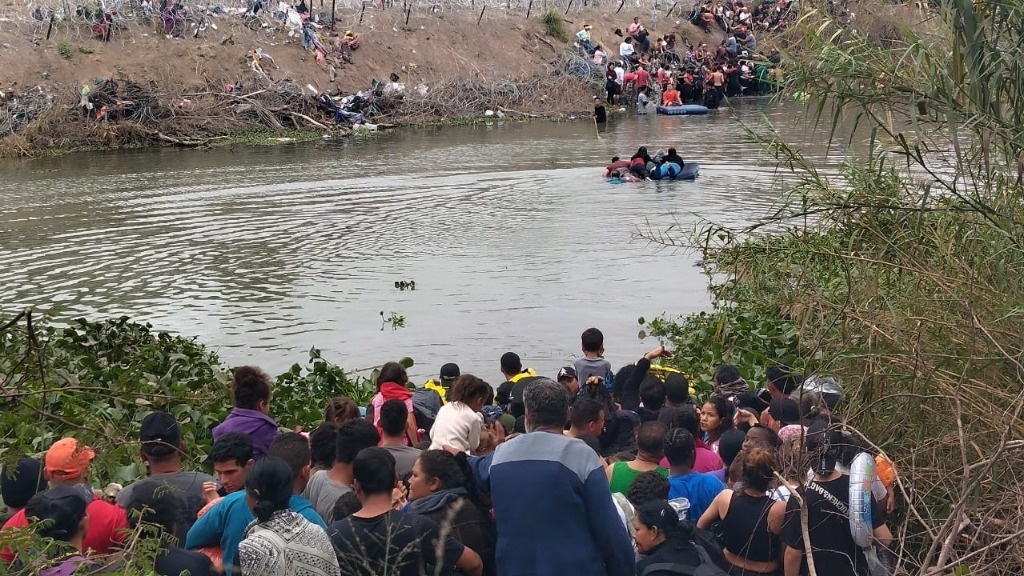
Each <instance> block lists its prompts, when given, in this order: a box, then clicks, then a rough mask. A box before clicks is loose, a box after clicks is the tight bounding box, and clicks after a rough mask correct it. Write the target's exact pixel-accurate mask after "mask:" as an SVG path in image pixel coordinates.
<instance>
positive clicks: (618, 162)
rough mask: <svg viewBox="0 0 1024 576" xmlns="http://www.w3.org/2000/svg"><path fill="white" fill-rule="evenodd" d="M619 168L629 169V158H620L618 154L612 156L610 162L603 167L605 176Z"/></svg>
mask: <svg viewBox="0 0 1024 576" xmlns="http://www.w3.org/2000/svg"><path fill="white" fill-rule="evenodd" d="M620 168H625V169H627V170H628V169H629V160H622V159H620V158H619V157H618V156H612V161H611V164H608V165H607V166H605V167H604V176H605V178H607V177H609V176H611V175H612V172H616V171H618V170H619V169H620Z"/></svg>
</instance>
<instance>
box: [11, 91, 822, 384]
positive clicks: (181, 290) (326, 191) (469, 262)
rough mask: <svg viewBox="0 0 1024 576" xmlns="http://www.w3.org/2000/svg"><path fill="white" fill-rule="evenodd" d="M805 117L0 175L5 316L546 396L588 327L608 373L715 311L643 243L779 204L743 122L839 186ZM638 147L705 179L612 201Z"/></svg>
mask: <svg viewBox="0 0 1024 576" xmlns="http://www.w3.org/2000/svg"><path fill="white" fill-rule="evenodd" d="M801 109H802V107H801V106H798V105H796V104H793V103H786V104H782V105H777V104H770V103H769V102H768V101H767V100H764V99H746V100H743V101H741V102H739V103H737V104H736V106H735V108H733V109H731V110H728V109H723V110H720V111H717V112H714V113H712V114H710V115H708V116H706V117H656V116H651V117H639V118H638V117H634V116H630V115H626V114H622V115H617V116H615V117H613V120H612V123H611V124H610V126H609V127H608V128H607V130H605V131H603V132H602V133H601V135H600V138H598V135H597V134H596V133H595V127H594V125H593V124H591V123H587V122H568V123H549V122H532V123H525V124H523V123H513V122H506V123H503V124H501V123H493V124H491V125H480V126H472V127H454V128H453V127H447V128H427V129H409V130H401V131H396V132H392V133H384V134H379V135H375V136H372V137H369V138H352V139H348V140H345V141H340V142H316V143H305V144H284V145H279V146H272V147H243V146H236V147H232V148H223V149H216V150H204V151H189V150H184V151H183V150H172V149H157V150H140V151H121V152H110V153H89V154H77V155H71V156H67V157H63V158H59V159H35V160H29V161H12V162H6V163H2V164H0V173H2V174H3V178H2V179H0V263H2V264H0V305H2V310H0V317H9V316H10V315H11V314H13V313H14V312H16V311H17V310H18V309H19V308H20V307H22V306H25V305H30V304H31V305H34V306H36V307H38V308H39V309H41V310H51V311H52V312H53V315H54V318H55V319H56V320H58V321H60V320H66V319H68V318H74V317H78V316H85V317H88V318H92V319H99V318H105V317H112V316H118V315H122V314H126V315H129V316H131V317H133V318H135V319H137V320H140V321H148V322H151V323H152V324H153V325H154V326H155V327H157V328H159V329H165V330H170V331H173V332H177V333H181V334H186V335H196V336H198V337H199V339H200V340H201V341H202V342H204V343H207V344H208V345H210V346H211V347H212V348H213V349H214V350H216V351H217V352H218V353H219V354H220V355H221V357H222V359H224V360H225V361H226V362H229V363H231V364H239V363H249V362H251V363H256V364H258V365H261V366H263V367H265V368H266V369H267V370H268V371H271V372H277V371H281V370H283V369H285V368H286V367H287V366H289V365H291V364H292V363H293V362H303V361H304V360H305V359H306V358H307V354H306V351H308V349H309V348H310V347H311V346H317V347H319V348H321V349H323V351H324V354H325V356H326V357H328V358H329V359H331V360H332V361H335V362H337V363H339V364H341V365H343V366H346V367H350V368H362V367H367V366H372V365H376V364H379V363H381V362H384V361H386V360H389V359H397V358H399V357H401V356H411V357H412V358H414V359H415V360H416V362H417V366H416V367H415V368H414V369H413V370H412V372H413V373H414V374H415V375H417V377H418V378H417V380H419V379H421V378H420V377H422V376H426V375H429V374H432V373H435V371H436V369H437V367H438V366H440V364H442V363H444V362H448V361H456V362H458V363H459V364H460V365H462V367H463V371H464V372H467V371H472V372H474V373H476V374H478V375H480V376H482V377H484V378H485V379H487V380H489V381H492V382H495V383H496V382H498V381H499V380H500V375H499V374H498V359H499V357H500V356H501V354H502V353H504V352H505V351H508V350H513V351H516V352H518V353H519V354H520V355H521V356H522V357H523V359H524V362H525V363H526V364H527V365H530V366H534V367H535V368H537V369H538V370H539V371H540V372H542V373H546V374H549V375H552V376H553V375H554V373H555V372H556V371H557V369H558V367H559V366H561V365H564V364H567V363H569V362H570V360H571V359H572V357H573V355H574V354H577V353H578V350H579V335H580V333H581V332H582V331H583V330H584V329H585V328H588V327H590V326H597V327H599V328H601V329H602V331H603V332H604V334H605V347H606V349H607V357H608V358H609V359H610V360H611V361H612V363H613V365H614V366H616V367H617V366H620V365H622V364H623V363H624V362H629V361H632V360H633V359H635V358H636V357H638V356H639V355H640V354H641V353H642V351H643V350H645V349H647V348H649V347H650V346H652V345H655V344H656V342H653V341H651V340H648V341H640V340H639V339H638V331H639V329H640V326H639V325H638V324H637V317H638V316H645V317H648V318H650V317H653V316H655V315H658V314H660V313H663V312H669V313H672V314H682V313H687V312H691V311H696V310H700V309H702V308H705V307H707V305H708V296H707V294H706V278H705V277H704V276H702V275H701V274H700V271H699V270H698V269H697V268H696V267H695V266H694V263H695V261H696V259H697V256H696V255H695V254H694V253H692V252H690V251H687V250H679V249H675V250H673V249H665V248H661V247H658V246H655V245H651V244H650V243H648V242H647V241H644V240H635V239H633V237H634V235H635V233H636V232H637V230H638V229H646V228H647V227H648V226H650V227H652V228H654V229H661V230H663V229H666V228H668V227H669V226H677V227H679V228H680V229H683V230H686V229H692V228H693V226H694V225H696V224H697V223H698V222H700V221H701V220H704V219H706V220H712V221H716V222H724V223H731V224H736V223H742V222H746V221H750V220H751V219H752V218H754V217H756V216H758V215H761V214H764V213H765V212H766V211H767V210H768V209H769V208H770V207H771V206H772V203H773V201H774V200H775V199H776V198H777V196H778V192H777V191H776V189H774V188H773V185H774V184H775V183H776V182H777V177H776V174H775V171H774V168H773V167H772V165H770V164H768V163H765V162H763V161H761V160H762V158H761V157H760V151H759V148H758V147H757V145H755V144H753V143H750V142H748V141H746V140H745V139H744V138H743V127H742V125H743V123H746V124H749V125H755V126H757V125H763V123H764V120H763V119H764V118H765V117H767V118H768V119H769V120H770V121H771V122H773V123H774V124H776V125H778V126H779V127H781V128H782V134H783V136H785V137H786V138H787V139H788V140H789V141H790V142H792V143H794V144H795V145H797V146H799V147H802V148H803V149H804V150H805V151H807V152H808V155H809V157H810V158H811V159H812V160H815V161H816V162H818V163H819V165H820V166H823V167H825V168H826V169H828V168H834V167H835V165H836V163H837V161H838V158H837V156H838V155H836V154H834V151H833V154H832V155H829V156H828V157H826V149H825V148H824V147H823V146H822V145H821V144H820V142H822V141H823V140H824V137H823V135H822V134H821V133H816V132H814V131H813V130H811V129H810V128H808V127H807V125H805V124H803V123H800V122H798V121H797V120H796V116H798V115H799V112H800V110H801ZM641 144H646V145H647V146H648V147H649V148H650V150H651V152H652V153H653V152H654V150H655V149H657V148H667V147H669V146H673V145H674V146H676V147H677V148H679V150H680V154H681V155H682V156H683V157H684V158H692V159H695V160H697V161H699V162H700V165H701V177H700V179H698V180H697V181H696V182H671V183H665V182H662V183H654V182H650V183H642V184H631V185H617V186H616V185H609V184H606V183H605V182H604V181H603V179H602V178H601V177H600V167H601V166H603V165H604V164H606V163H607V161H608V160H609V158H610V157H611V156H612V154H613V153H619V154H623V155H627V156H628V155H629V154H631V153H632V152H633V151H635V150H636V148H637V146H639V145H641ZM399 280H414V281H415V282H416V290H415V291H408V290H407V291H400V290H398V289H396V288H395V286H394V283H395V282H396V281H399ZM381 312H384V313H385V314H386V315H390V314H391V313H396V314H399V315H402V316H404V317H405V327H404V328H398V329H392V327H391V325H390V324H385V323H382V318H381Z"/></svg>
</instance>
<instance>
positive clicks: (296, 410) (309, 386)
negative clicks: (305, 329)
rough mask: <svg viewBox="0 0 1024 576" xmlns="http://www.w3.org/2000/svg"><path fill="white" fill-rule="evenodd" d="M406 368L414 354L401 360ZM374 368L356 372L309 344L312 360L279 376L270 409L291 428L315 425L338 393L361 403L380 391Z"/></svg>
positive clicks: (376, 370) (411, 362) (294, 366)
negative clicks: (351, 372) (361, 372)
mask: <svg viewBox="0 0 1024 576" xmlns="http://www.w3.org/2000/svg"><path fill="white" fill-rule="evenodd" d="M399 362H400V363H401V364H402V365H403V366H405V367H406V368H411V367H412V365H413V361H412V358H402V359H401V360H400V361H399ZM379 373H380V370H378V369H374V370H372V371H371V372H370V373H369V374H367V375H366V376H355V375H350V374H349V373H347V372H345V370H344V369H342V368H341V367H340V366H337V365H335V364H331V363H330V362H328V361H326V360H324V359H323V358H322V357H321V355H320V350H319V349H318V348H310V350H309V364H308V365H307V366H306V368H303V367H302V366H300V365H299V364H293V365H292V367H291V368H290V369H289V370H288V371H287V372H285V373H284V374H281V375H279V376H278V377H277V381H276V382H275V384H274V394H273V396H274V397H273V401H272V402H271V404H270V408H271V413H272V415H275V416H276V417H277V418H278V422H279V423H280V424H282V425H286V426H288V427H289V428H290V427H294V426H301V427H302V428H304V429H306V430H311V429H313V428H315V427H316V426H317V425H318V424H319V423H320V422H322V421H323V419H324V407H325V406H326V404H327V401H328V400H330V399H331V398H333V397H335V396H347V397H349V398H351V399H352V400H354V401H355V403H356V404H358V405H360V406H366V405H367V404H369V403H370V400H371V399H372V398H373V395H374V394H376V393H377V375H378V374H379Z"/></svg>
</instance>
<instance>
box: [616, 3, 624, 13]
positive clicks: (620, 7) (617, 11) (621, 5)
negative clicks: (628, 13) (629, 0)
mask: <svg viewBox="0 0 1024 576" xmlns="http://www.w3.org/2000/svg"><path fill="white" fill-rule="evenodd" d="M625 5H626V0H619V9H618V10H616V11H615V13H616V14H618V13H619V12H622V7H623V6H625Z"/></svg>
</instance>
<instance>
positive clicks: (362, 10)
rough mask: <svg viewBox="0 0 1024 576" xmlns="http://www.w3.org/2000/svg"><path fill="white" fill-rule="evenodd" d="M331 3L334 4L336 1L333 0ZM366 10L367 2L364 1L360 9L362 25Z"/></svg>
mask: <svg viewBox="0 0 1024 576" xmlns="http://www.w3.org/2000/svg"><path fill="white" fill-rule="evenodd" d="M331 2H334V0H331ZM365 10H366V0H363V4H362V6H360V7H359V23H360V24H362V23H363V12H364V11H365Z"/></svg>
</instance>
